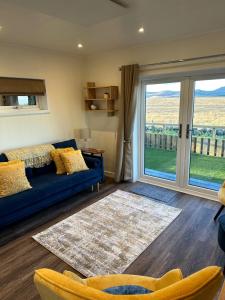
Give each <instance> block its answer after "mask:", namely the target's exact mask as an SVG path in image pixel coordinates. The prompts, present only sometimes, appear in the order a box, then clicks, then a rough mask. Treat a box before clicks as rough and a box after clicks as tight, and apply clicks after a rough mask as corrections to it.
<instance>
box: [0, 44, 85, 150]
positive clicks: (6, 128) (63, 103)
mask: <svg viewBox="0 0 225 300" xmlns="http://www.w3.org/2000/svg"><path fill="white" fill-rule="evenodd" d="M82 64H83V61H82V59H81V58H79V57H78V58H75V57H69V56H68V55H64V54H58V53H55V52H50V51H44V50H40V49H33V48H23V47H15V46H6V45H0V76H8V77H20V78H21V77H24V78H42V79H45V80H46V88H47V98H48V108H49V111H50V113H49V114H46V115H28V116H10V117H0V152H2V151H3V150H7V149H10V148H17V147H22V146H25V145H35V144H40V143H48V142H53V141H56V140H64V139H68V138H71V137H73V130H74V129H75V128H82V127H85V114H84V109H83V102H82V70H83V66H82Z"/></svg>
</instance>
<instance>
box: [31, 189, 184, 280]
mask: <svg viewBox="0 0 225 300" xmlns="http://www.w3.org/2000/svg"><path fill="white" fill-rule="evenodd" d="M180 212H181V210H180V209H177V208H174V207H171V206H168V205H165V204H162V203H157V202H156V201H152V200H150V199H148V198H145V197H141V196H138V195H135V194H132V193H128V192H125V191H121V190H117V191H116V192H114V193H112V194H110V195H108V196H107V197H105V198H103V199H101V200H99V201H98V202H96V203H94V204H92V205H90V206H88V207H87V208H85V209H83V210H81V211H79V212H78V213H76V214H74V215H72V216H71V217H69V218H67V219H65V220H63V221H61V222H59V223H57V224H55V225H53V226H51V227H50V228H48V229H47V230H45V231H43V232H41V233H39V234H37V235H35V236H33V238H34V239H35V240H36V241H37V242H38V243H40V244H41V245H42V246H44V247H45V248H47V249H48V250H49V251H51V252H52V253H54V254H55V255H56V256H58V257H59V258H61V259H62V260H63V261H65V262H66V263H67V264H69V265H70V266H72V267H73V268H74V269H75V270H77V271H78V272H80V273H81V274H83V275H85V276H87V277H89V276H95V275H102V274H109V273H110V274H114V273H122V272H124V271H125V270H126V269H127V267H128V266H129V265H130V264H131V263H132V262H133V261H134V260H135V259H136V258H137V257H138V256H139V255H140V254H141V253H142V252H143V251H144V250H145V249H146V248H147V247H148V246H149V245H150V244H151V243H152V242H153V241H154V240H155V239H156V238H157V237H158V236H159V235H160V233H161V232H162V231H163V230H164V229H165V228H166V227H167V226H168V225H169V224H170V223H171V222H172V221H173V220H174V219H175V218H176V217H177V216H178V215H179V214H180Z"/></svg>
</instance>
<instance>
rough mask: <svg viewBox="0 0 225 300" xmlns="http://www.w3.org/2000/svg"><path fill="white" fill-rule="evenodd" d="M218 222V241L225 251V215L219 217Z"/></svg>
mask: <svg viewBox="0 0 225 300" xmlns="http://www.w3.org/2000/svg"><path fill="white" fill-rule="evenodd" d="M218 222H219V232H218V243H219V246H220V248H221V249H222V250H223V251H224V252H225V215H222V216H221V217H219V219H218Z"/></svg>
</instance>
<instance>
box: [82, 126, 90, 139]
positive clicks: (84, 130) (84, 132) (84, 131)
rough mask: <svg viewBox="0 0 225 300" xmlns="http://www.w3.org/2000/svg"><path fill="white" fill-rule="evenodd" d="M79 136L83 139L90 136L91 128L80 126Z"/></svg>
mask: <svg viewBox="0 0 225 300" xmlns="http://www.w3.org/2000/svg"><path fill="white" fill-rule="evenodd" d="M80 138H81V139H83V140H86V139H90V138H91V130H90V128H82V129H80Z"/></svg>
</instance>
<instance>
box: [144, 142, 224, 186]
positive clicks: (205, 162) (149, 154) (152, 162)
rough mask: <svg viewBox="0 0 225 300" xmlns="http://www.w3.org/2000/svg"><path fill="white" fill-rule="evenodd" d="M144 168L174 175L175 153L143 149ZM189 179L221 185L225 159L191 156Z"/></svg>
mask: <svg viewBox="0 0 225 300" xmlns="http://www.w3.org/2000/svg"><path fill="white" fill-rule="evenodd" d="M145 168H147V169H153V170H157V171H161V172H166V173H172V174H176V152H175V151H168V150H161V149H151V148H146V149H145ZM190 170H191V172H190V177H192V178H196V179H202V180H207V181H211V182H216V183H222V182H223V181H224V180H225V158H222V157H212V156H207V155H200V154H191V167H190Z"/></svg>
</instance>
